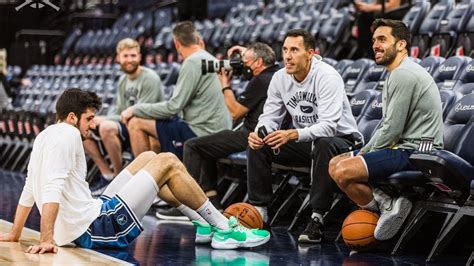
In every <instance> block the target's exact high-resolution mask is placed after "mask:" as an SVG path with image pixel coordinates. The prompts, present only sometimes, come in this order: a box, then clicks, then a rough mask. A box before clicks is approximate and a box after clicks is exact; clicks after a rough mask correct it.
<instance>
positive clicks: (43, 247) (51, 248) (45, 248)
mask: <svg viewBox="0 0 474 266" xmlns="http://www.w3.org/2000/svg"><path fill="white" fill-rule="evenodd" d="M25 252H26V253H30V254H36V253H39V254H43V253H58V247H57V246H56V245H54V244H52V243H40V244H39V245H34V246H29V247H28V249H27V250H26V251H25Z"/></svg>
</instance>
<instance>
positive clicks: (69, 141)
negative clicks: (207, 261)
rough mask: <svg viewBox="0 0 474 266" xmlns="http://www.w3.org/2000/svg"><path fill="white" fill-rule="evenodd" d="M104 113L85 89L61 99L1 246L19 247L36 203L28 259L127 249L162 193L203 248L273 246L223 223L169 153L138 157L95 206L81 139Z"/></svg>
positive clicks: (257, 233) (258, 233) (264, 236)
mask: <svg viewBox="0 0 474 266" xmlns="http://www.w3.org/2000/svg"><path fill="white" fill-rule="evenodd" d="M100 106H101V102H100V100H99V98H98V97H97V95H96V94H95V93H93V92H86V91H82V90H80V89H68V90H66V91H65V92H64V93H63V94H62V95H61V96H60V97H59V99H58V102H57V104H56V114H57V120H58V123H57V124H55V125H52V126H49V127H48V128H46V129H45V130H44V131H43V132H41V133H40V134H39V135H38V137H37V138H36V140H35V143H34V146H33V150H32V152H31V157H30V162H29V165H28V176H27V178H26V182H25V186H24V188H23V192H22V194H21V197H20V201H19V204H18V207H17V211H16V214H15V219H14V224H13V228H12V231H11V232H10V233H6V234H0V241H18V240H19V238H20V236H21V232H22V230H23V227H24V224H25V221H26V219H27V217H28V215H29V213H30V211H31V208H32V206H33V204H34V203H36V205H37V206H38V209H39V212H40V214H41V234H40V243H39V244H38V245H33V246H30V247H29V248H28V249H27V250H26V252H27V253H45V252H53V253H56V252H57V251H58V247H57V246H62V245H66V244H68V243H70V242H74V243H75V244H76V245H77V246H80V247H84V248H122V247H126V246H128V244H129V243H130V242H131V241H133V240H134V239H135V238H136V237H137V236H138V235H139V234H140V232H141V231H142V230H143V227H142V225H141V223H140V220H141V219H142V218H143V217H144V216H145V214H146V212H147V211H148V209H149V208H150V206H151V205H152V203H153V200H154V198H155V197H156V195H157V194H158V195H159V196H160V198H162V199H163V200H165V201H167V202H168V203H169V204H170V205H172V206H173V207H176V208H178V209H179V210H180V211H181V212H183V213H184V214H185V215H187V216H188V217H189V219H190V220H191V221H192V222H193V224H194V225H195V226H196V228H197V230H196V231H197V232H196V242H197V243H211V245H212V247H214V248H222V249H232V248H238V247H254V246H259V245H262V244H264V243H266V242H267V241H268V240H269V239H270V234H269V232H268V231H265V230H257V229H252V230H250V229H246V228H244V227H242V226H241V225H240V224H239V222H238V221H237V219H236V218H235V217H231V218H230V219H227V218H225V217H224V216H223V215H222V214H221V213H220V212H219V211H217V210H216V208H215V207H214V206H213V205H212V204H211V203H210V202H209V200H208V198H207V197H206V196H205V194H204V192H203V191H202V190H201V189H200V187H199V185H198V184H197V183H196V182H195V181H194V179H193V178H192V177H191V176H190V175H189V173H188V172H187V171H186V168H185V167H184V165H183V164H182V163H181V162H180V161H179V159H178V158H177V157H176V156H175V155H173V154H171V153H160V154H158V155H157V154H155V153H154V152H151V151H150V152H144V153H142V154H140V156H138V157H137V158H136V159H135V160H134V161H133V162H132V163H131V164H130V165H129V166H127V167H126V168H125V169H124V170H123V171H122V172H120V173H119V175H117V177H116V178H115V179H114V181H113V182H112V183H111V184H110V185H109V186H108V187H107V189H106V190H105V192H104V193H103V195H102V196H101V197H100V199H93V198H92V196H91V193H90V190H89V188H88V184H87V182H86V181H85V177H86V167H87V165H86V160H85V155H84V148H83V146H82V140H84V139H85V138H86V137H87V136H88V135H89V134H90V130H92V129H94V128H95V124H94V116H95V112H96V111H97V110H98V109H99V108H100ZM242 232H244V233H245V235H246V236H245V237H242Z"/></svg>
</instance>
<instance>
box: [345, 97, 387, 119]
mask: <svg viewBox="0 0 474 266" xmlns="http://www.w3.org/2000/svg"><path fill="white" fill-rule="evenodd" d="M379 94H380V91H376V90H364V91H361V92H359V93H357V94H356V95H354V96H353V97H352V98H351V100H350V104H351V110H352V115H353V116H354V118H355V119H356V122H357V123H359V121H360V120H361V119H362V115H363V114H364V113H365V111H366V109H367V108H371V107H369V106H370V104H371V103H372V102H373V101H374V99H375V98H376V97H377V96H378V95H379ZM374 107H375V106H374Z"/></svg>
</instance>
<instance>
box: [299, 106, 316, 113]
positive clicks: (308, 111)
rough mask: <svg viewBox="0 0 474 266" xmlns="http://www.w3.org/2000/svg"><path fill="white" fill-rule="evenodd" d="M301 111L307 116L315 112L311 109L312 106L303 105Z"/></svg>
mask: <svg viewBox="0 0 474 266" xmlns="http://www.w3.org/2000/svg"><path fill="white" fill-rule="evenodd" d="M300 109H301V112H303V113H305V114H309V113H312V112H313V107H311V106H305V105H301V106H300Z"/></svg>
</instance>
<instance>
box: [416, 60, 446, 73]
mask: <svg viewBox="0 0 474 266" xmlns="http://www.w3.org/2000/svg"><path fill="white" fill-rule="evenodd" d="M445 60H446V59H445V58H444V57H441V56H428V57H425V58H423V59H422V60H421V61H420V63H419V64H420V65H421V66H422V67H423V68H424V69H426V71H428V73H430V75H433V74H434V73H435V71H436V70H437V69H438V67H439V66H440V65H441V64H442V63H443V62H444V61H445Z"/></svg>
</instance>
